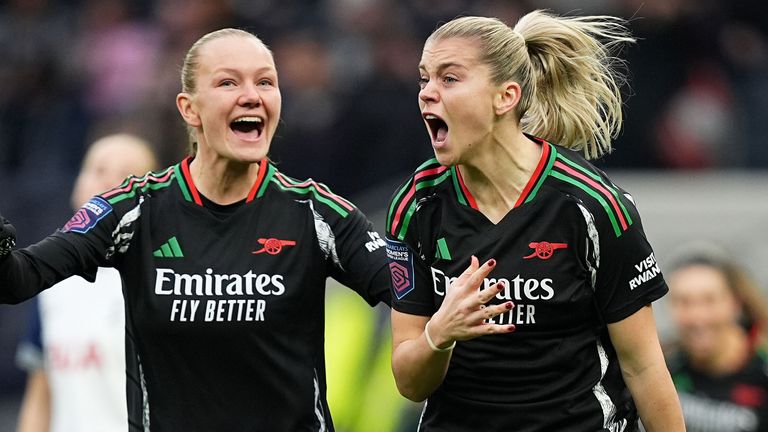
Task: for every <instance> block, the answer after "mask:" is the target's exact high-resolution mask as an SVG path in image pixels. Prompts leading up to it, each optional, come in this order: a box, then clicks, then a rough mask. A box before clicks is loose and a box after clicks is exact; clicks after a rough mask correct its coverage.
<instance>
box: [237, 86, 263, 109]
mask: <svg viewBox="0 0 768 432" xmlns="http://www.w3.org/2000/svg"><path fill="white" fill-rule="evenodd" d="M242 89H243V91H242V93H241V94H240V97H239V98H238V100H237V103H238V104H239V105H240V106H243V107H247V108H255V107H258V106H261V94H260V93H259V89H258V86H256V85H255V84H246V85H244V86H243V87H242Z"/></svg>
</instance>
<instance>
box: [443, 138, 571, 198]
mask: <svg viewBox="0 0 768 432" xmlns="http://www.w3.org/2000/svg"><path fill="white" fill-rule="evenodd" d="M526 136H527V137H528V138H530V139H532V140H533V141H535V142H536V143H538V144H540V145H541V146H542V149H541V150H542V151H541V157H540V158H539V162H538V164H536V169H535V170H534V171H533V175H531V178H530V179H528V182H527V183H526V185H525V187H524V188H523V192H522V193H521V194H520V197H519V198H518V199H517V202H515V206H514V207H513V208H517V207H519V206H521V205H523V204H525V203H527V202H530V201H532V200H533V199H534V197H535V196H536V194H537V193H538V191H539V188H540V187H541V185H542V183H544V180H545V179H546V178H547V176H548V175H549V171H550V170H551V169H552V165H553V164H554V163H555V157H556V156H557V150H556V149H555V146H553V145H552V144H550V143H549V142H547V141H545V140H543V139H541V138H536V137H534V136H531V135H526ZM451 174H452V175H451V177H453V187H454V190H455V192H456V197H457V199H458V200H459V202H460V203H461V204H463V205H465V206H468V207H471V208H473V209H475V210H478V207H477V202H476V201H475V198H474V197H473V196H472V193H471V192H470V191H469V189H468V188H467V185H466V184H464V179H463V178H462V177H461V170H460V169H459V168H458V167H456V166H455V165H454V166H452V167H451Z"/></svg>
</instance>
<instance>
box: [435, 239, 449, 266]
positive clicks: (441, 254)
mask: <svg viewBox="0 0 768 432" xmlns="http://www.w3.org/2000/svg"><path fill="white" fill-rule="evenodd" d="M435 258H437V259H442V260H446V261H450V260H451V259H453V258H451V251H449V250H448V243H446V242H445V237H440V238H439V239H437V250H436V251H435Z"/></svg>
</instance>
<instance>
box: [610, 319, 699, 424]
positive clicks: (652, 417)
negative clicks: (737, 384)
mask: <svg viewBox="0 0 768 432" xmlns="http://www.w3.org/2000/svg"><path fill="white" fill-rule="evenodd" d="M608 333H609V334H610V337H611V342H613V345H614V347H615V348H616V353H617V355H618V356H619V364H620V365H621V374H622V376H623V377H624V381H625V382H626V383H627V387H628V388H629V391H630V393H632V398H633V399H634V400H635V404H636V405H637V410H638V412H639V414H640V419H641V420H642V421H643V426H644V427H645V429H646V430H647V431H648V432H660V431H663V432H680V431H685V423H684V421H683V414H682V410H681V409H680V401H679V400H678V397H677V392H676V391H675V387H674V385H673V384H672V378H671V377H670V375H669V370H668V369H667V366H666V363H665V362H664V356H663V354H662V352H661V346H660V344H659V339H658V336H657V334H656V324H655V322H654V319H653V309H652V307H651V306H650V305H648V306H645V307H643V308H642V309H640V310H639V311H637V312H635V313H634V314H633V315H630V316H629V317H627V318H625V319H623V320H621V321H619V322H616V323H612V324H608Z"/></svg>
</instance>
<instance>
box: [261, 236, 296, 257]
mask: <svg viewBox="0 0 768 432" xmlns="http://www.w3.org/2000/svg"><path fill="white" fill-rule="evenodd" d="M257 241H258V242H259V244H261V245H263V246H262V248H261V249H259V250H255V251H253V252H251V253H252V254H253V255H258V254H261V253H264V252H266V253H268V254H270V255H277V254H279V253H280V252H281V251H282V250H283V246H296V242H295V241H293V240H279V239H276V238H260V239H258V240H257Z"/></svg>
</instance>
